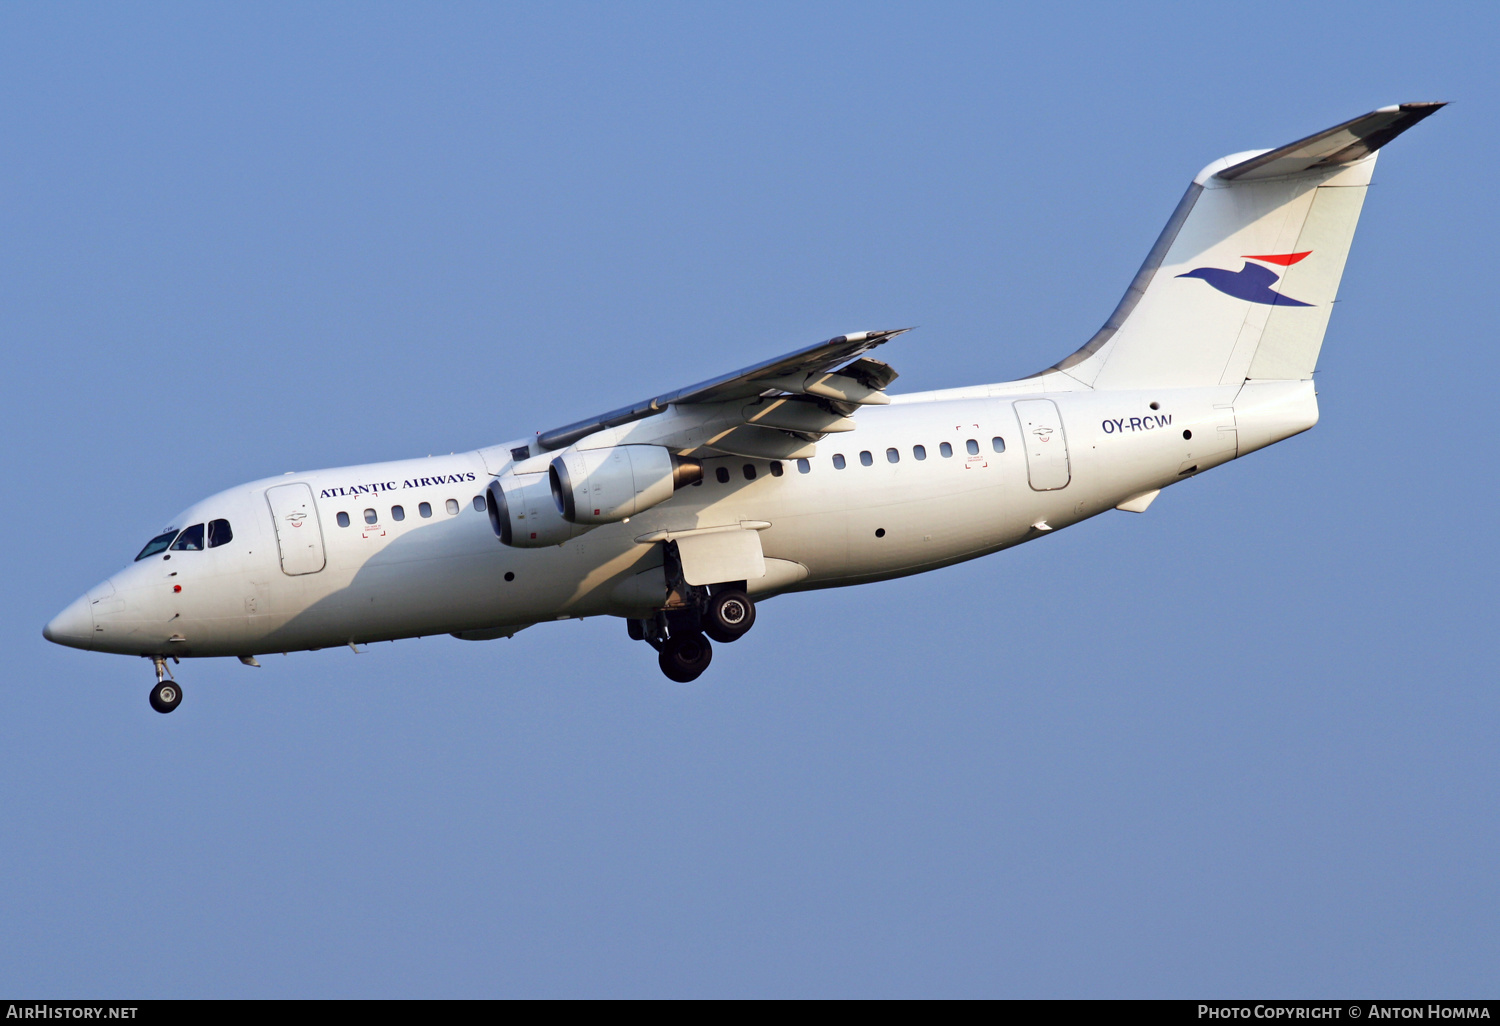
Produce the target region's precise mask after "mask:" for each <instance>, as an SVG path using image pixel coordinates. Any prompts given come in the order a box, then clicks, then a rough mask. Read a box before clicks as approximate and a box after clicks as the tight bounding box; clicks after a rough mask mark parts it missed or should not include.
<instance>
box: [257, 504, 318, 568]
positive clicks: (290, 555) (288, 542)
mask: <svg viewBox="0 0 1500 1026" xmlns="http://www.w3.org/2000/svg"><path fill="white" fill-rule="evenodd" d="M266 502H268V503H270V506H271V520H272V522H273V523H274V524H275V525H276V544H277V546H278V547H279V548H280V549H281V570H282V572H283V573H285V574H287V575H289V576H292V577H296V576H298V575H299V574H315V573H317V572H318V571H319V570H321V569H323V567H324V565H325V564H326V563H327V558H326V557H325V556H324V554H323V528H322V527H321V526H320V525H319V524H318V507H317V506H316V505H314V503H313V493H312V489H311V488H309V487H308V486H307V485H305V484H303V483H301V482H297V483H296V484H284V485H276V486H275V487H274V488H267V489H266Z"/></svg>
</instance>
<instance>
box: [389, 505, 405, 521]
mask: <svg viewBox="0 0 1500 1026" xmlns="http://www.w3.org/2000/svg"><path fill="white" fill-rule="evenodd" d="M391 519H392V520H405V519H406V510H405V509H403V508H402V507H400V506H392V507H391Z"/></svg>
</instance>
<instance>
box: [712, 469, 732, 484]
mask: <svg viewBox="0 0 1500 1026" xmlns="http://www.w3.org/2000/svg"><path fill="white" fill-rule="evenodd" d="M714 478H715V479H716V480H718V482H719V484H728V483H729V468H728V467H716V468H715V469H714Z"/></svg>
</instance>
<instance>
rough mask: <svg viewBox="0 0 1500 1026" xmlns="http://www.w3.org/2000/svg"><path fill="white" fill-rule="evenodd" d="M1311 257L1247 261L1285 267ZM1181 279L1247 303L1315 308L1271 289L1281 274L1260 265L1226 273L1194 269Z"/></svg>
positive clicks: (1289, 255)
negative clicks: (1198, 281) (1193, 280)
mask: <svg viewBox="0 0 1500 1026" xmlns="http://www.w3.org/2000/svg"><path fill="white" fill-rule="evenodd" d="M1310 255H1312V250H1308V251H1307V252H1305V253H1277V254H1271V255H1262V256H1252V255H1248V254H1247V255H1246V256H1245V257H1244V258H1243V259H1245V260H1247V261H1248V260H1260V261H1262V262H1264V263H1268V264H1280V265H1281V266H1282V267H1290V266H1291V265H1292V264H1295V263H1296V262H1297V261H1299V260H1302V259H1303V258H1305V257H1308V256H1310ZM1177 277H1179V278H1201V279H1202V280H1203V281H1206V282H1208V284H1210V285H1212V286H1213V287H1214V288H1216V289H1218V290H1219V291H1220V292H1222V293H1224V294H1225V295H1226V296H1233V297H1234V298H1235V299H1244V300H1248V301H1249V302H1251V303H1264V304H1266V305H1267V306H1312V304H1311V303H1304V302H1302V301H1301V300H1299V299H1293V298H1292V297H1290V296H1283V295H1282V294H1281V293H1280V292H1277V291H1276V290H1275V289H1273V288H1271V286H1272V285H1274V284H1276V283H1277V282H1278V281H1280V280H1281V275H1279V274H1277V273H1276V272H1275V271H1273V270H1271V269H1270V268H1269V267H1262V266H1261V265H1260V264H1251V263H1247V264H1245V266H1244V267H1242V268H1241V269H1240V270H1238V271H1226V270H1224V269H1223V268H1222V267H1195V268H1194V269H1193V270H1191V271H1188V272H1187V273H1186V274H1179V275H1178V276H1177Z"/></svg>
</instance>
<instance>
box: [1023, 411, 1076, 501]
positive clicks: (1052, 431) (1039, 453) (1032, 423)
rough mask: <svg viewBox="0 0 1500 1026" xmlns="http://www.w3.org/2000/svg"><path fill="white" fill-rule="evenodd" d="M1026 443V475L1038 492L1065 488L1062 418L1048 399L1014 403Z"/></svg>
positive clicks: (1068, 474) (1066, 472)
mask: <svg viewBox="0 0 1500 1026" xmlns="http://www.w3.org/2000/svg"><path fill="white" fill-rule="evenodd" d="M1015 407H1016V417H1017V419H1018V420H1020V422H1021V438H1022V439H1024V440H1025V442H1026V474H1027V476H1028V477H1029V479H1030V480H1031V487H1032V488H1033V489H1034V490H1035V491H1038V492H1051V491H1056V490H1057V489H1059V488H1066V487H1067V486H1068V482H1069V481H1071V480H1072V479H1073V472H1072V470H1071V469H1070V467H1069V466H1068V439H1067V436H1066V435H1064V434H1063V425H1062V416H1061V414H1059V413H1058V412H1057V404H1056V403H1054V402H1053V401H1052V400H1051V399H1023V400H1022V401H1020V402H1018V403H1016V404H1015Z"/></svg>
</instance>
